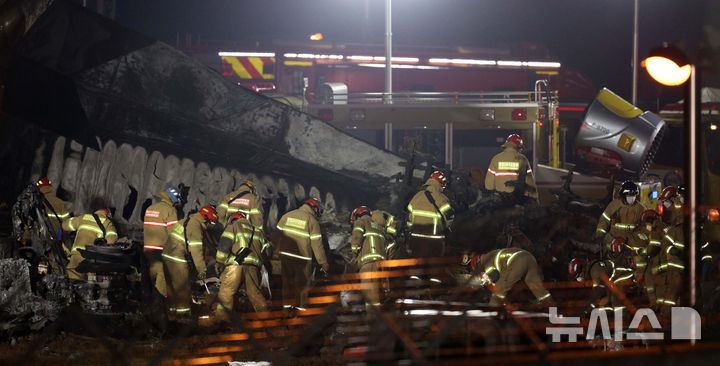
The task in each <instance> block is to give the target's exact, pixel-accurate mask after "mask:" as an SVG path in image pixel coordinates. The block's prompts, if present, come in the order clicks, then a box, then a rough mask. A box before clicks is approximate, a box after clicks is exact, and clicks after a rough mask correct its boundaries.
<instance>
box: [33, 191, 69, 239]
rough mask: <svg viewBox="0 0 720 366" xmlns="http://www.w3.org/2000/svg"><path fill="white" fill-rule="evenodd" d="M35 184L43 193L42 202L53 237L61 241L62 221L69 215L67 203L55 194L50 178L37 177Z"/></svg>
mask: <svg viewBox="0 0 720 366" xmlns="http://www.w3.org/2000/svg"><path fill="white" fill-rule="evenodd" d="M35 185H36V186H37V188H38V190H39V191H40V193H42V195H43V204H44V207H45V211H46V213H47V215H48V219H49V220H50V225H51V226H52V230H53V237H54V238H55V239H56V240H58V241H62V240H63V230H62V222H63V221H65V220H67V219H68V218H69V217H70V213H69V212H68V210H67V206H68V204H67V202H65V201H63V200H61V199H59V198H58V197H57V196H56V195H55V190H54V189H53V186H52V182H51V181H50V179H48V178H46V177H42V178H40V179H38V181H37V182H36V183H35Z"/></svg>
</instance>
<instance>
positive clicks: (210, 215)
mask: <svg viewBox="0 0 720 366" xmlns="http://www.w3.org/2000/svg"><path fill="white" fill-rule="evenodd" d="M198 213H199V214H200V216H202V217H204V218H205V220H207V221H210V222H213V223H214V222H217V221H218V214H217V211H215V207H214V206H212V205H205V206H203V207H201V208H200V211H198Z"/></svg>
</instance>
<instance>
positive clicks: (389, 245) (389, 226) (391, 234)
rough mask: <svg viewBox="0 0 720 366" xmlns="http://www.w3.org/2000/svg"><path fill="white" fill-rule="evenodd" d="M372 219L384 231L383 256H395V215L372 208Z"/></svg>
mask: <svg viewBox="0 0 720 366" xmlns="http://www.w3.org/2000/svg"><path fill="white" fill-rule="evenodd" d="M372 219H373V221H374V222H377V223H381V225H382V226H383V229H384V232H385V252H386V257H385V258H386V259H395V258H397V255H398V254H397V253H398V247H397V221H395V216H393V215H391V214H390V213H388V212H385V211H382V210H373V212H372Z"/></svg>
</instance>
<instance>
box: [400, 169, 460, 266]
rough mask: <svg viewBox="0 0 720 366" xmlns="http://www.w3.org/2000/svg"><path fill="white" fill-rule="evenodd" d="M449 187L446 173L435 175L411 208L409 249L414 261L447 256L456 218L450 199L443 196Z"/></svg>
mask: <svg viewBox="0 0 720 366" xmlns="http://www.w3.org/2000/svg"><path fill="white" fill-rule="evenodd" d="M446 186H447V178H446V177H445V174H444V173H443V172H440V171H435V172H433V173H432V174H430V178H428V180H427V182H425V184H424V185H423V186H422V187H421V189H420V191H419V192H418V193H416V194H415V196H413V198H412V200H410V204H408V206H407V209H408V212H409V216H408V227H409V229H410V236H409V238H408V239H407V247H408V251H409V252H410V255H411V256H412V257H414V258H428V257H441V256H443V255H444V254H445V234H446V232H448V231H449V230H450V226H451V225H452V220H453V218H454V217H455V212H454V210H453V208H452V206H451V205H450V200H449V199H448V198H447V196H445V195H444V194H443V193H442V192H443V190H444V189H445V187H446Z"/></svg>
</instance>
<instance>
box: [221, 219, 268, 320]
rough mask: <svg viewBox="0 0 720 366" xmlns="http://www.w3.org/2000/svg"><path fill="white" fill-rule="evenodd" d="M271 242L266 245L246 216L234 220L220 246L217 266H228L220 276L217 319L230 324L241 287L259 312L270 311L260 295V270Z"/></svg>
mask: <svg viewBox="0 0 720 366" xmlns="http://www.w3.org/2000/svg"><path fill="white" fill-rule="evenodd" d="M270 247H271V243H270V242H265V235H264V234H263V232H262V230H260V229H258V228H256V227H255V226H253V225H252V224H251V223H250V221H248V220H247V217H246V216H245V214H244V213H243V212H240V211H238V212H236V213H234V214H232V215H231V216H230V219H229V220H228V224H227V225H226V227H225V230H224V231H223V234H222V237H221V238H220V242H219V243H218V248H217V254H216V259H217V263H219V264H221V265H224V266H225V267H224V269H223V270H222V272H221V275H220V292H219V293H218V304H217V307H216V309H215V317H216V319H217V320H218V321H221V322H228V321H230V314H229V312H231V311H232V309H233V306H234V303H235V294H236V293H237V290H238V288H240V286H241V285H244V286H245V293H247V296H248V299H249V300H250V303H251V304H252V306H253V308H254V309H255V311H265V310H267V309H268V304H267V301H266V300H265V296H263V294H262V292H261V291H260V267H261V266H262V264H263V258H266V257H267V256H268V253H269V250H270Z"/></svg>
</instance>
